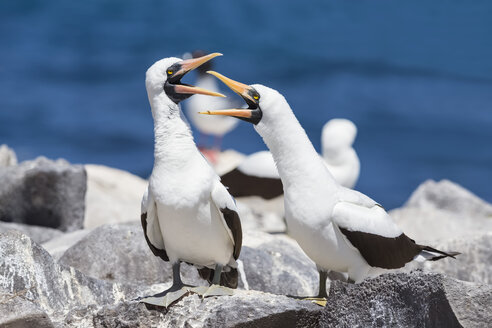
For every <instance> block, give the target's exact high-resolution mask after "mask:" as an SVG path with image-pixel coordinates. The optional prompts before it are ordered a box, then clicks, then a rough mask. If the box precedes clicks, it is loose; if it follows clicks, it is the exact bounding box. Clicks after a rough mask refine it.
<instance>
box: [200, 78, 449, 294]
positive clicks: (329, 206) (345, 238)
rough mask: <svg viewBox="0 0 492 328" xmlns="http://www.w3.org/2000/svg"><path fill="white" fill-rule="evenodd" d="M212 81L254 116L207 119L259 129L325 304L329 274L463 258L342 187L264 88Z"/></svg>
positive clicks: (279, 100)
mask: <svg viewBox="0 0 492 328" xmlns="http://www.w3.org/2000/svg"><path fill="white" fill-rule="evenodd" d="M211 74H213V75H215V76H217V77H218V78H219V79H221V80H222V81H223V82H224V83H226V84H227V85H228V86H229V87H231V89H233V90H234V91H236V92H237V93H238V94H240V95H241V96H242V97H243V99H245V101H246V102H248V104H249V105H250V107H249V111H245V110H236V111H231V110H228V111H226V110H224V111H222V112H221V111H215V112H209V113H208V114H214V115H229V116H236V117H242V118H243V119H246V120H249V121H250V122H251V123H253V124H254V128H255V130H256V131H257V132H258V133H259V134H260V135H261V136H262V137H263V140H264V142H265V144H266V145H267V146H268V148H269V149H270V151H271V153H272V155H273V158H274V160H275V163H276V165H277V169H278V172H279V175H280V177H281V179H282V183H283V189H284V205H285V217H286V221H287V225H288V231H289V234H290V235H291V236H292V237H293V238H295V239H296V240H297V242H298V243H299V245H300V246H301V248H302V249H303V250H304V252H306V254H307V255H308V256H309V257H310V258H311V259H312V260H313V261H314V262H315V263H316V266H317V267H318V270H319V272H320V291H319V295H318V296H320V297H321V296H326V290H325V288H324V286H325V285H324V279H325V278H326V275H325V272H327V271H332V270H333V271H338V272H347V273H348V276H349V278H350V279H351V280H353V281H355V282H360V281H362V280H363V279H364V278H366V277H370V276H374V275H377V274H380V273H381V272H384V271H385V270H386V269H394V268H399V267H403V266H404V265H405V264H406V263H407V262H410V261H412V260H413V259H415V258H416V257H419V258H422V257H426V258H432V259H439V258H442V257H446V256H454V255H457V254H458V253H454V252H453V253H445V252H442V251H439V250H436V249H433V248H431V247H429V246H422V245H418V244H416V243H415V242H414V241H413V240H411V239H410V238H408V237H407V236H406V235H405V234H403V233H402V231H401V230H400V229H399V227H398V226H397V225H396V224H395V223H394V222H393V220H392V219H391V217H390V216H389V215H388V214H387V213H386V211H385V210H384V209H383V208H382V207H381V205H379V204H377V203H376V202H375V201H374V200H372V199H371V198H369V197H367V196H366V195H364V194H362V193H360V192H358V191H355V190H352V189H348V188H345V187H342V186H340V184H339V183H337V182H336V181H335V179H334V177H333V175H332V174H331V173H330V171H329V170H328V168H327V166H326V165H325V163H324V161H323V160H322V159H321V158H320V157H319V155H318V154H317V152H316V150H315V149H314V147H313V145H312V144H311V142H310V141H309V139H308V137H307V135H306V133H305V131H304V130H303V128H302V127H301V125H300V124H299V122H298V121H297V119H296V117H295V116H294V113H293V112H292V110H291V108H290V106H289V104H288V103H287V101H286V100H285V98H284V97H283V96H282V95H281V94H280V93H278V92H277V91H276V90H273V89H270V88H268V87H265V86H263V85H259V84H254V85H251V86H247V85H244V84H241V83H239V82H236V81H233V80H230V79H228V78H226V77H224V76H223V75H220V74H218V73H215V72H212V73H211ZM236 113H237V114H236ZM350 139H352V138H347V143H348V142H349V141H350ZM419 255H422V256H419Z"/></svg>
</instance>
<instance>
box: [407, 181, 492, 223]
mask: <svg viewBox="0 0 492 328" xmlns="http://www.w3.org/2000/svg"><path fill="white" fill-rule="evenodd" d="M405 207H412V208H422V209H441V210H446V211H450V212H453V213H454V214H456V215H466V216H467V217H487V218H492V205H491V204H488V203H487V202H485V201H484V200H482V199H480V198H479V197H477V196H476V195H474V194H473V193H471V192H470V191H468V190H466V189H465V188H463V187H461V186H460V185H458V184H456V183H454V182H451V181H449V180H441V181H439V182H436V181H434V180H427V181H425V182H424V183H422V184H421V185H420V186H419V187H418V188H417V189H416V190H415V191H414V192H413V193H412V195H411V196H410V199H409V200H408V201H407V202H406V204H405Z"/></svg>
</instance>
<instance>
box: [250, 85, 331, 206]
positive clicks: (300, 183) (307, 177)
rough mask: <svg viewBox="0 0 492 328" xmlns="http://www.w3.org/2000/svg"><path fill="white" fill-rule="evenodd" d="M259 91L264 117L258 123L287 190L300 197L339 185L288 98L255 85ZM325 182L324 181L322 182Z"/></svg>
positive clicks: (323, 191)
mask: <svg viewBox="0 0 492 328" xmlns="http://www.w3.org/2000/svg"><path fill="white" fill-rule="evenodd" d="M253 87H254V88H255V89H256V91H258V93H259V94H260V108H261V110H262V112H263V116H262V119H261V120H260V122H259V123H258V124H257V125H256V126H255V129H256V131H257V132H258V133H259V134H260V135H261V136H262V137H263V140H264V141H265V143H266V145H267V146H268V148H269V149H270V151H271V153H272V155H273V158H274V160H275V163H276V165H277V169H278V171H279V175H280V178H281V179H282V184H283V185H284V192H285V194H286V196H287V197H289V194H291V195H296V196H300V195H301V194H303V193H307V194H311V195H312V193H322V194H324V193H325V192H326V191H328V190H330V189H331V190H334V189H336V188H337V187H338V184H337V183H336V181H335V179H334V178H333V176H332V175H331V173H330V172H329V171H328V170H327V168H326V166H325V164H324V163H323V161H322V159H321V158H320V157H319V155H318V153H317V152H316V150H315V149H314V147H313V145H312V143H311V141H310V140H309V138H308V136H307V135H306V132H305V131H304V129H303V128H302V126H301V125H300V123H299V121H298V120H297V118H296V117H295V116H294V113H293V112H292V109H291V108H290V106H289V104H288V103H287V101H286V100H285V98H284V97H283V96H282V95H281V94H280V93H278V92H277V91H276V90H273V89H270V88H267V87H265V86H262V85H253ZM320 181H322V183H320Z"/></svg>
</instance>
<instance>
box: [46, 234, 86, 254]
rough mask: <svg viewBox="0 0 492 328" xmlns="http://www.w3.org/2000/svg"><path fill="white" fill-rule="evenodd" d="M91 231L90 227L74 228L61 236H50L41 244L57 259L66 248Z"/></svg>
mask: <svg viewBox="0 0 492 328" xmlns="http://www.w3.org/2000/svg"><path fill="white" fill-rule="evenodd" d="M90 232H91V230H90V229H81V230H75V231H72V232H66V233H64V234H62V235H61V236H58V237H56V238H52V239H50V240H49V241H47V242H45V243H42V244H41V246H43V248H44V249H45V250H47V251H48V253H50V255H51V256H52V257H53V258H54V259H55V260H57V261H58V260H59V259H60V257H61V256H62V255H63V254H65V252H66V251H67V249H69V248H70V247H72V246H73V245H75V244H76V243H78V242H79V241H80V240H81V239H82V238H84V237H85V236H87V235H88V234H89V233H90Z"/></svg>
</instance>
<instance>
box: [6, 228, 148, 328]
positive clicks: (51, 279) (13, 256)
mask: <svg viewBox="0 0 492 328" xmlns="http://www.w3.org/2000/svg"><path fill="white" fill-rule="evenodd" d="M0 259H1V261H0V290H4V291H6V293H7V295H10V296H7V297H8V298H9V300H15V299H16V296H18V295H22V298H23V299H24V300H27V301H29V302H31V303H33V304H34V305H35V306H36V307H38V308H39V309H41V310H42V311H44V312H46V313H47V314H48V315H49V316H50V317H51V319H52V320H54V322H55V321H56V320H59V318H60V316H63V315H64V314H66V313H67V312H68V311H69V309H71V308H74V307H77V306H85V307H87V306H89V305H98V306H102V305H104V304H116V303H118V302H120V301H122V300H125V299H127V298H129V299H133V298H135V297H137V296H139V295H142V294H143V293H148V292H149V290H148V289H143V287H140V286H138V285H130V284H126V285H123V284H112V283H109V282H105V281H101V280H97V279H93V278H89V277H86V276H85V275H84V274H82V273H81V272H79V271H77V270H75V269H74V268H70V267H66V266H62V265H58V264H57V263H55V261H54V260H53V259H52V258H51V256H50V255H49V254H48V252H46V251H45V250H44V249H43V248H42V247H41V246H39V245H37V244H36V243H34V242H33V241H32V240H31V239H30V238H29V237H27V236H26V235H23V234H21V233H18V232H16V231H10V232H7V233H0ZM9 304H10V303H9ZM21 311H22V310H21V309H19V312H17V311H16V312H15V313H19V316H20V315H22V313H21Z"/></svg>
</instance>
